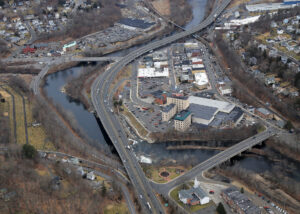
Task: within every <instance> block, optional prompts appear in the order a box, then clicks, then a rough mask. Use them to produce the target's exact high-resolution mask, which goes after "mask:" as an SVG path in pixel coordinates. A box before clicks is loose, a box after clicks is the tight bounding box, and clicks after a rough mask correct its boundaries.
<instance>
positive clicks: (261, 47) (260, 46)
mask: <svg viewBox="0 0 300 214" xmlns="http://www.w3.org/2000/svg"><path fill="white" fill-rule="evenodd" d="M258 49H260V50H261V51H265V50H267V46H266V45H264V44H260V45H259V46H258Z"/></svg>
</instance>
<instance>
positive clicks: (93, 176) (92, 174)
mask: <svg viewBox="0 0 300 214" xmlns="http://www.w3.org/2000/svg"><path fill="white" fill-rule="evenodd" d="M86 178H87V179H89V180H91V181H93V180H95V178H96V176H95V175H94V171H91V172H89V173H87V174H86Z"/></svg>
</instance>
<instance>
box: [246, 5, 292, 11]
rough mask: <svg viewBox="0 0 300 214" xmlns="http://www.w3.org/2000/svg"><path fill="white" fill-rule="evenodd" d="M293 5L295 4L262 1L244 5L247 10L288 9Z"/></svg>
mask: <svg viewBox="0 0 300 214" xmlns="http://www.w3.org/2000/svg"><path fill="white" fill-rule="evenodd" d="M295 6H296V4H283V3H262V4H251V5H246V9H247V10H248V11H249V12H258V11H269V10H280V9H289V8H292V7H295Z"/></svg>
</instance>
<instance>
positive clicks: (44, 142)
mask: <svg viewBox="0 0 300 214" xmlns="http://www.w3.org/2000/svg"><path fill="white" fill-rule="evenodd" d="M25 103H26V115H27V123H28V127H27V129H28V141H29V143H30V144H31V145H33V146H34V147H35V148H37V149H43V150H55V147H54V145H53V144H52V143H51V142H50V141H49V140H48V139H47V136H46V133H45V130H44V128H43V127H42V126H36V127H34V126H32V123H34V122H35V121H34V119H33V118H32V105H31V104H30V103H29V102H28V100H27V99H26V101H25Z"/></svg>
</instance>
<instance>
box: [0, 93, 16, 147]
mask: <svg viewBox="0 0 300 214" xmlns="http://www.w3.org/2000/svg"><path fill="white" fill-rule="evenodd" d="M0 94H1V95H2V97H3V98H4V99H5V103H0V116H1V117H2V116H4V117H9V127H10V130H11V131H10V142H14V134H13V130H14V121H13V117H12V115H13V113H12V112H13V109H12V97H11V96H10V94H8V93H7V92H6V91H5V90H4V89H2V88H0ZM10 115H11V116H10Z"/></svg>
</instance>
